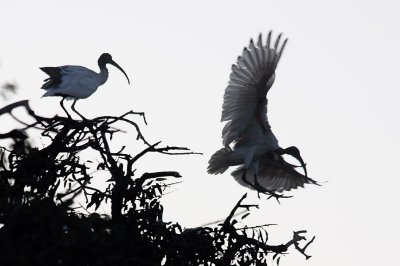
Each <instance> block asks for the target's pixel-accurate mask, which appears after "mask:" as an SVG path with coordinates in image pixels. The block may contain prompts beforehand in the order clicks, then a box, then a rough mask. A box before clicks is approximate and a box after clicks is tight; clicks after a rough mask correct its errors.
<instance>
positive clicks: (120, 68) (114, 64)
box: [110, 60, 131, 84]
mask: <svg viewBox="0 0 400 266" xmlns="http://www.w3.org/2000/svg"><path fill="white" fill-rule="evenodd" d="M110 64H111V65H113V66H115V67H116V68H118V69H119V70H121V72H122V73H124V75H125V77H126V79H127V80H128V84H131V82H130V81H129V78H128V75H127V74H126V73H125V71H124V70H123V69H122V67H120V66H119V65H118V64H117V63H115V61H113V60H111V62H110Z"/></svg>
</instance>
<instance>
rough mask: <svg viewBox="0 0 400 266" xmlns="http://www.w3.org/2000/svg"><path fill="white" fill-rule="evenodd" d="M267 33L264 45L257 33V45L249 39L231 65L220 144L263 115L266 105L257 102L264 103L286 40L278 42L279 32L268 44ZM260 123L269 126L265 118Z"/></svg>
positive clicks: (230, 140)
mask: <svg viewBox="0 0 400 266" xmlns="http://www.w3.org/2000/svg"><path fill="white" fill-rule="evenodd" d="M271 36H272V32H269V34H268V37H267V40H266V44H265V45H264V46H263V44H262V35H261V34H260V35H259V37H258V40H257V45H255V44H254V41H253V40H252V39H251V40H250V43H249V45H248V47H245V48H244V49H243V53H242V55H241V56H239V57H238V59H237V62H236V64H234V65H232V72H231V74H230V80H229V83H228V86H227V88H226V89H225V95H224V103H223V106H222V117H221V121H223V122H224V121H226V122H227V123H226V124H225V127H224V129H223V131H222V136H223V143H224V145H229V144H230V143H232V142H233V141H235V140H236V139H238V138H239V137H240V136H241V134H242V133H243V131H244V130H246V128H247V127H249V126H250V125H251V124H252V123H253V122H254V119H256V118H257V117H266V115H267V108H260V106H258V105H259V103H260V102H262V103H265V104H266V101H265V98H266V96H267V92H268V90H269V89H270V87H271V86H272V84H273V80H274V76H275V75H274V73H275V69H276V66H277V64H278V62H279V59H280V56H281V54H282V52H283V48H284V46H285V45H286V41H287V39H286V40H285V41H284V42H283V45H280V42H281V38H282V34H280V35H278V37H277V39H276V40H275V42H274V45H273V46H271ZM260 100H262V101H260ZM257 112H260V113H257ZM264 123H265V126H264V127H265V128H269V125H268V120H267V119H265V121H264Z"/></svg>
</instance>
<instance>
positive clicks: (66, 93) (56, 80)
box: [40, 53, 130, 118]
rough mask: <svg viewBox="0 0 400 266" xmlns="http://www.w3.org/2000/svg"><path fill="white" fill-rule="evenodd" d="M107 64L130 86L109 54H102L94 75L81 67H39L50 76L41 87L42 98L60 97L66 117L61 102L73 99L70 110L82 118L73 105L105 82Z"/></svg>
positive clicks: (89, 70)
mask: <svg viewBox="0 0 400 266" xmlns="http://www.w3.org/2000/svg"><path fill="white" fill-rule="evenodd" d="M107 64H111V65H113V66H115V67H116V68H118V69H119V70H121V72H122V73H124V75H125V77H126V79H127V80H128V84H130V81H129V78H128V75H127V74H126V73H125V71H124V70H123V69H122V68H121V67H120V66H119V65H118V64H117V63H116V62H115V61H114V60H113V59H112V57H111V55H110V54H108V53H104V54H102V55H101V56H100V57H99V60H98V65H99V68H100V73H96V72H94V71H93V70H91V69H88V68H86V67H83V66H70V65H67V66H59V67H41V68H40V69H41V70H42V71H43V72H45V73H46V74H47V75H49V76H50V77H49V78H47V79H45V80H44V81H45V83H44V84H43V85H42V89H44V90H46V93H45V94H44V95H43V96H42V97H47V96H61V97H62V100H61V102H60V104H61V107H62V108H63V109H64V111H65V112H66V114H67V115H68V117H70V115H69V114H68V112H67V110H66V109H65V107H64V105H63V102H64V100H65V99H66V98H69V99H73V100H74V102H73V104H72V107H71V108H72V110H73V111H75V113H77V114H78V115H79V116H80V117H82V118H84V117H83V116H82V115H81V114H80V113H79V112H77V111H76V110H75V103H76V101H77V100H78V99H85V98H87V97H89V96H90V95H92V94H93V93H94V92H95V91H96V90H97V88H98V87H99V86H101V85H103V84H104V83H105V82H106V81H107V78H108V69H107Z"/></svg>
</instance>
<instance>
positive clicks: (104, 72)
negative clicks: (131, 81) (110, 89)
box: [99, 66, 108, 85]
mask: <svg viewBox="0 0 400 266" xmlns="http://www.w3.org/2000/svg"><path fill="white" fill-rule="evenodd" d="M107 79H108V69H107V67H106V66H103V67H100V75H99V84H100V85H103V84H104V83H105V82H106V81H107Z"/></svg>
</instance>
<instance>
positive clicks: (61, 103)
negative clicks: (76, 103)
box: [60, 97, 71, 119]
mask: <svg viewBox="0 0 400 266" xmlns="http://www.w3.org/2000/svg"><path fill="white" fill-rule="evenodd" d="M64 100H65V97H63V98H62V100H61V101H60V105H61V107H62V109H63V110H64V112H65V113H66V114H67V116H68V118H70V119H71V116H70V114H69V113H68V112H67V109H65V107H64Z"/></svg>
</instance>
